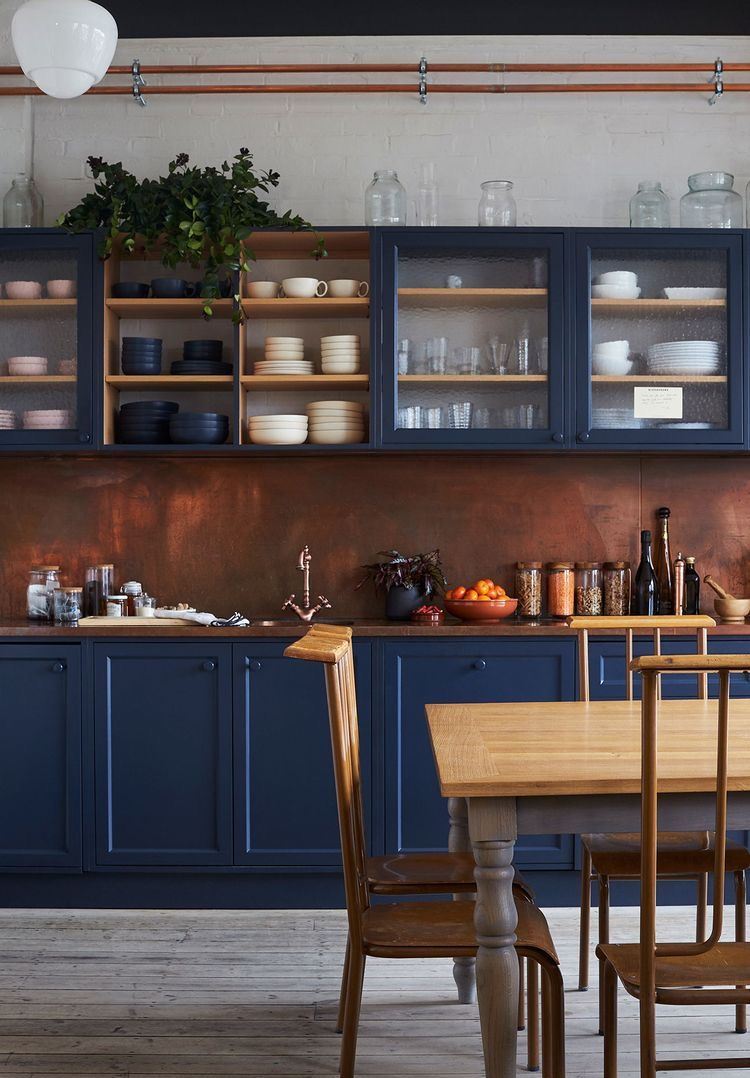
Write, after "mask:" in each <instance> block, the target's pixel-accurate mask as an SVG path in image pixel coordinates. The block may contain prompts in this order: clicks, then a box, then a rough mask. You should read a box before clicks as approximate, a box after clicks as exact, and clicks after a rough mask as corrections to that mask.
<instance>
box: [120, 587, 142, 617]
mask: <svg viewBox="0 0 750 1078" xmlns="http://www.w3.org/2000/svg"><path fill="white" fill-rule="evenodd" d="M120 594H121V595H126V596H127V600H128V615H129V616H130V617H131V618H133V617H135V600H136V597H137V596H138V595H143V585H142V584H141V583H140V581H138V580H127V581H126V582H125V583H124V584H123V585H122V586H121V587H120Z"/></svg>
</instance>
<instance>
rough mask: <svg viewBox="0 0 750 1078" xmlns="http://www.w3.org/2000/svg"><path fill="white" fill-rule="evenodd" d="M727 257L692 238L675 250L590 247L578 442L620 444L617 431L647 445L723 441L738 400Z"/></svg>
mask: <svg viewBox="0 0 750 1078" xmlns="http://www.w3.org/2000/svg"><path fill="white" fill-rule="evenodd" d="M731 254H732V252H731V249H729V248H728V247H727V246H724V247H721V246H716V247H709V246H698V245H696V246H695V247H691V246H690V241H689V240H688V239H683V245H682V246H679V247H677V246H675V247H672V248H648V247H638V246H629V247H626V248H617V247H611V248H593V249H591V251H590V259H589V267H590V268H589V275H588V289H589V296H588V297H587V298H586V303H587V304H588V310H589V327H590V332H589V337H588V356H587V357H586V359H587V378H588V389H589V392H588V394H586V396H587V397H588V402H589V416H588V424H587V429H582V430H581V431H579V434H578V440H579V441H584V442H585V441H589V440H591V441H599V442H602V441H616V440H618V438H619V437H621V436H620V433H619V432H627V433H626V434H625V435H623V436H622V437H621V440H627V441H642V442H644V443H646V442H649V441H650V442H656V443H663V442H666V441H669V440H672V441H674V442H682V441H698V442H700V441H702V440H706V441H710V440H716V439H717V436H718V440H727V438H728V434H729V431H730V426H732V424H733V423H734V417H733V416H732V415H731V412H732V407H733V403H736V402H733V401H732V398H731V395H730V385H731V382H732V378H731V377H730V376H731V374H732V369H731V368H732V366H733V364H732V343H733V342H732V341H731V340H730V336H731V334H730V322H729V320H728V317H727V312H728V310H729V309H730V306H732V305H731V304H728V300H727V289H728V283H729V280H730V272H729V265H730V258H731ZM731 276H733V277H739V274H733V275H731ZM583 286H584V287H585V279H584V283H583ZM738 343H739V342H736V344H735V347H736V346H737V344H738ZM680 432H682V433H680ZM721 432H723V434H722V433H721Z"/></svg>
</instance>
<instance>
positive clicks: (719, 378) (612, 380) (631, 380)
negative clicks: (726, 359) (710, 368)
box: [591, 374, 727, 385]
mask: <svg viewBox="0 0 750 1078" xmlns="http://www.w3.org/2000/svg"><path fill="white" fill-rule="evenodd" d="M726 380H727V378H726V375H725V374H594V375H592V376H591V381H592V382H594V383H597V382H598V383H599V384H601V383H602V382H604V383H605V384H609V385H658V384H662V385H663V384H667V385H674V383H675V382H689V383H698V384H700V385H712V384H713V385H724V384H726Z"/></svg>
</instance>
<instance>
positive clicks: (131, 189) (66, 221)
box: [57, 147, 326, 318]
mask: <svg viewBox="0 0 750 1078" xmlns="http://www.w3.org/2000/svg"><path fill="white" fill-rule="evenodd" d="M88 164H89V168H90V169H91V173H92V175H93V177H94V190H93V191H92V192H91V193H89V194H87V195H85V196H84V197H83V198H82V199H81V201H80V202H79V204H78V205H77V206H74V207H73V209H71V210H68V212H67V213H63V214H62V215H61V216H60V217H59V218H58V221H57V224H58V225H59V226H60V227H61V228H65V229H67V230H68V231H70V232H83V231H86V230H88V229H103V230H104V238H103V240H102V242H101V244H100V247H99V254H100V256H101V257H102V258H103V259H106V258H109V256H110V255H111V254H112V251H113V249H114V247H115V245H116V244H119V243H121V244H122V247H123V249H124V250H125V251H126V252H128V253H132V252H133V251H134V250H135V248H136V242H138V244H140V243H143V245H144V248H145V251H146V253H149V252H154V251H156V252H158V255H159V258H160V259H161V262H162V264H163V265H165V266H168V267H170V268H172V269H173V268H174V267H175V266H177V265H179V264H180V263H188V264H189V265H190V266H201V267H202V268H203V281H202V289H201V296H202V298H203V299H204V301H205V303H204V314H205V315H206V317H208V318H210V317H211V314H212V302H213V300H216V299H218V298H219V296H220V295H221V282H222V281H223V280H226V279H227V278H229V279H230V280H231V279H232V275H233V274H235V273H237V272H238V271H245V272H246V271H247V269H248V262H249V261H252V260H254V257H255V256H254V255H253V252H252V251H251V250H249V249H248V247H247V245H246V243H245V241H246V240H247V238H248V236H249V235H250V233H251V232H253V231H255V230H256V229H261V228H288V229H291V230H294V231H310V232H312V231H314V230H313V227H312V225H311V224H309V222H308V221H306V220H305V219H304V218H302V217H300V216H298V215H296V214H293V213H292V211H291V210H287V211H286V213H283V214H281V215H279V214H278V213H276V211H275V210H274V209H273V208H272V207H271V206H270V205H269V204H268V202H266V201H265V200H264V199H263V197H262V195H264V194H268V192H269V190H270V189H271V188H272V187H277V186H278V183H279V173H278V172H273V171H268V172H255V171H254V170H253V157H252V154H251V153H250V151H249V150H248V149H247V148H246V147H242V148H241V149H240V152H239V153H238V154H236V155H235V156H234V157H233V158H232V161H231V162H229V161H224V163H223V164H222V165H221V167H220V168H214V167H212V166H210V165H209V166H207V167H205V168H200V167H198V166H196V165H190V158H189V156H188V155H187V154H186V153H180V154H177V156H176V157H175V159H174V161H170V162H169V166H168V171H167V175H166V176H160V177H159V178H158V179H156V180H150V179H143V180H139V179H137V178H136V177H135V176H134V175H133V173H132V172H129V171H128V170H127V169H126V168H124V167H123V165H122V163H121V162H117V164H109V163H107V162H106V161H103V160H102V158H101V157H89V158H88ZM312 253H313V254H314V255H315V257H317V258H322V257H324V256H325V254H326V252H325V249H324V246H323V240H322V238H319V239H318V240H317V242H316V244H315V245H314V250H313V252H312ZM238 300H239V296H235V301H236V303H235V309H236V312H237V317H238V318H241V317H242V316H241V310H240V307H239V303H238Z"/></svg>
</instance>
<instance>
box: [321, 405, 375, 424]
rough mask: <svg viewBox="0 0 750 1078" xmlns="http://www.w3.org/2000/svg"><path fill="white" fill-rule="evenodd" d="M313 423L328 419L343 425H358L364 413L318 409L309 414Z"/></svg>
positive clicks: (336, 409)
mask: <svg viewBox="0 0 750 1078" xmlns="http://www.w3.org/2000/svg"><path fill="white" fill-rule="evenodd" d="M308 415H309V417H310V422H311V423H317V422H320V421H321V420H326V419H338V420H340V421H341V422H342V423H358V422H362V420H363V418H364V413H363V412H349V411H347V410H345V409H344V408H318V409H316V410H315V411H314V412H308Z"/></svg>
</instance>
